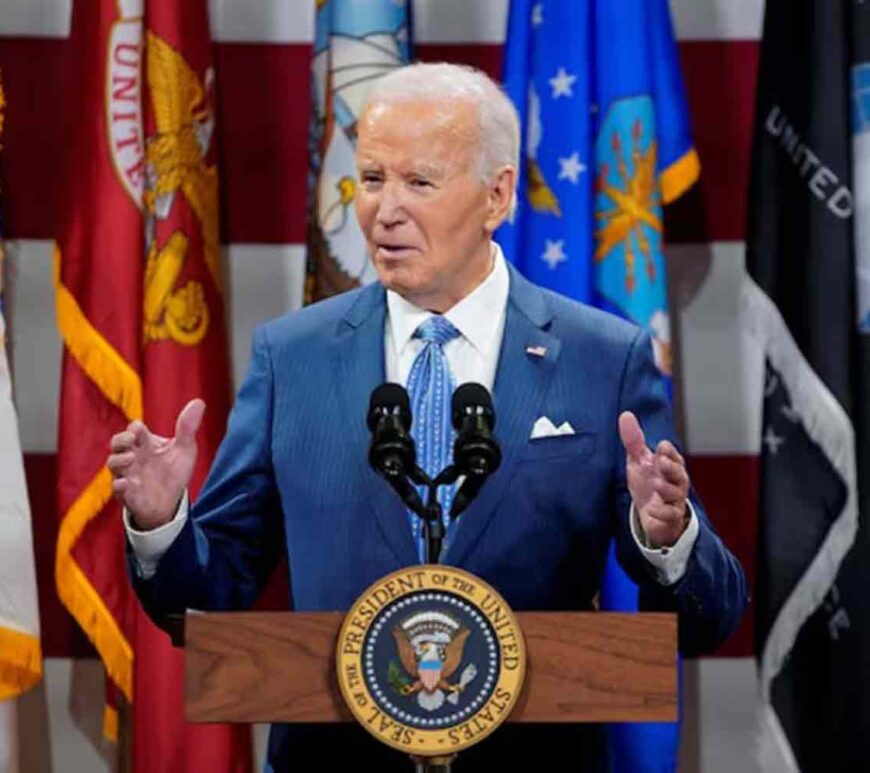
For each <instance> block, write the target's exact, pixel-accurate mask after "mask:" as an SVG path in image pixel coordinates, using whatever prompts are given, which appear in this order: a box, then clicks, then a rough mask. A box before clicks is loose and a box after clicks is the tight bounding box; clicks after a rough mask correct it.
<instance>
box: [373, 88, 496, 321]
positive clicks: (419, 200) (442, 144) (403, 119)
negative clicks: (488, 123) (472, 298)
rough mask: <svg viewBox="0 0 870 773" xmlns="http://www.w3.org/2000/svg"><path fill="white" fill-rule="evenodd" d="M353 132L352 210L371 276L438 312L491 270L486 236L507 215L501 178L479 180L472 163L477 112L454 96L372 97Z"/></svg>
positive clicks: (488, 236) (489, 234) (475, 138)
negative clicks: (355, 184) (355, 176)
mask: <svg viewBox="0 0 870 773" xmlns="http://www.w3.org/2000/svg"><path fill="white" fill-rule="evenodd" d="M358 131H359V137H358V142H357V167H358V173H359V179H360V186H359V190H358V192H357V197H356V211H357V217H358V219H359V223H360V226H361V227H362V230H363V233H364V234H365V237H366V244H367V248H368V252H369V256H370V257H371V259H372V261H373V262H374V265H375V268H376V269H377V272H378V277H379V278H380V280H381V282H382V283H383V284H384V285H385V286H386V287H388V288H390V289H392V290H395V291H396V292H398V293H399V294H400V295H402V296H404V297H405V298H407V299H408V300H410V301H411V302H412V303H415V304H416V305H418V306H421V307H423V308H428V309H430V310H432V311H438V312H443V311H446V310H447V309H449V308H450V307H451V306H453V305H454V304H455V303H456V302H457V301H459V300H461V299H462V298H463V297H465V296H466V295H468V293H470V292H471V291H472V290H473V289H474V288H475V287H476V286H477V285H478V284H479V283H480V282H481V281H483V279H484V278H485V277H486V275H487V274H488V273H489V271H490V268H491V265H492V258H491V255H490V244H489V238H490V236H491V234H492V231H493V230H495V228H496V227H497V226H498V224H499V223H500V222H501V220H502V219H503V218H504V214H505V212H504V210H505V207H504V206H503V201H502V199H503V198H504V192H503V190H502V188H503V187H504V185H505V182H504V181H503V180H502V181H501V182H500V183H495V184H493V185H487V184H485V183H484V182H483V181H482V180H481V177H480V174H479V170H478V169H477V165H476V148H477V142H478V133H479V130H478V121H477V116H476V113H475V110H474V108H473V107H472V106H471V105H469V104H467V103H464V102H459V101H457V102H453V103H446V102H444V101H443V100H442V101H437V100H421V101H402V102H398V103H394V104H384V103H375V104H373V105H372V106H371V107H369V108H368V110H366V112H365V113H364V114H363V116H362V117H361V119H360V122H359V125H358ZM508 174H509V179H508V181H507V183H508V184H511V183H512V181H513V177H512V172H509V173H508ZM499 186H501V187H499ZM508 195H509V194H508Z"/></svg>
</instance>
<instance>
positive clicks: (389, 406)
mask: <svg viewBox="0 0 870 773" xmlns="http://www.w3.org/2000/svg"><path fill="white" fill-rule="evenodd" d="M366 425H367V426H368V428H369V431H370V432H371V433H372V442H371V445H370V446H369V464H370V465H371V466H372V468H373V469H374V470H375V472H377V473H378V474H379V475H382V476H383V477H384V478H386V480H387V482H388V483H389V484H390V485H391V486H392V487H393V488H394V489H395V490H396V493H397V494H398V495H399V497H400V498H401V499H402V501H403V502H404V503H405V504H406V505H407V506H408V507H409V508H410V509H411V510H413V511H414V512H419V511H420V510H422V507H423V503H422V500H421V499H420V495H419V494H418V493H417V490H416V489H415V488H414V486H413V485H412V484H411V483H410V481H409V480H408V476H409V475H414V474H415V470H416V468H417V454H416V451H415V450H414V441H413V440H412V439H411V436H410V434H409V432H410V429H411V403H410V401H409V399H408V393H407V392H406V391H405V388H404V387H403V386H401V385H400V384H390V383H387V384H381V385H380V386H379V387H375V389H374V390H372V394H371V396H370V398H369V411H368V414H367V415H366Z"/></svg>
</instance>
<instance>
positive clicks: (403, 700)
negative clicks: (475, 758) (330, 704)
mask: <svg viewBox="0 0 870 773" xmlns="http://www.w3.org/2000/svg"><path fill="white" fill-rule="evenodd" d="M336 662H337V669H338V683H339V686H340V688H341V693H342V695H343V696H344V700H345V702H346V703H347V705H348V707H349V708H350V710H351V712H352V713H353V715H354V717H355V718H356V719H357V721H358V722H359V723H360V724H361V725H362V726H363V727H364V728H366V730H368V731H369V732H370V733H372V734H373V735H374V736H375V737H377V738H378V739H379V740H380V741H382V742H383V743H385V744H387V745H388V746H392V747H393V748H395V749H399V750H401V751H404V752H406V753H408V754H411V755H414V756H419V757H449V756H450V755H453V754H455V753H456V752H459V751H461V750H462V749H467V748H468V747H469V746H472V745H474V744H476V743H477V742H478V741H481V740H482V739H484V738H486V736H488V735H489V734H490V733H491V732H492V731H493V730H495V728H496V727H498V725H500V724H501V723H502V722H503V721H504V720H505V719H506V718H507V716H508V714H510V711H511V709H512V708H513V706H514V704H515V703H516V700H517V698H518V697H519V693H520V689H521V688H522V684H523V677H524V675H525V665H526V653H525V644H524V642H523V637H522V632H521V631H520V628H519V625H518V624H517V620H516V617H515V616H514V614H513V612H511V610H510V608H509V607H508V605H507V604H506V603H505V601H504V599H502V597H501V596H500V595H499V594H498V593H497V592H496V591H495V590H494V589H493V588H491V587H490V586H489V585H487V584H486V583H485V582H483V580H481V579H480V578H478V577H475V576H474V575H472V574H469V573H468V572H464V571H462V570H460V569H456V568H454V567H451V566H443V565H440V564H432V565H426V566H414V567H409V568H407V569H402V570H400V571H398V572H394V573H393V574H390V575H387V576H386V577H384V578H382V579H380V580H378V582H376V583H375V584H374V585H372V586H371V587H370V588H368V589H367V590H366V591H365V593H363V594H362V596H360V597H359V599H357V601H356V602H355V603H354V605H353V607H352V608H351V610H350V612H349V613H348V615H347V617H346V618H345V620H344V624H343V625H342V627H341V632H340V633H339V636H338V644H337V647H336Z"/></svg>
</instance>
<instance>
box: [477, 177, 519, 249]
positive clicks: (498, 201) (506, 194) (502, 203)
mask: <svg viewBox="0 0 870 773" xmlns="http://www.w3.org/2000/svg"><path fill="white" fill-rule="evenodd" d="M516 187H517V170H516V167H514V166H511V165H507V166H503V167H501V168H500V169H498V170H497V171H496V173H495V174H494V175H493V176H492V179H491V180H490V181H489V183H487V192H486V193H487V216H486V220H485V221H484V224H483V225H484V228H486V230H487V231H488V232H490V233H493V232H494V231H495V230H496V229H497V228H498V227H499V226H500V225H501V224H502V223H503V222H504V220H505V218H506V217H507V216H508V215H509V214H510V211H511V205H512V204H513V200H514V194H515V192H516Z"/></svg>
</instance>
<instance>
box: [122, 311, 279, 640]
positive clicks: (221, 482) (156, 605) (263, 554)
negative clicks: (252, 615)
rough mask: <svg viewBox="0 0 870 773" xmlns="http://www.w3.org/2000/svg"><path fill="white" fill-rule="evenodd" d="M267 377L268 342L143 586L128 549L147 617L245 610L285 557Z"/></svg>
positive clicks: (256, 347) (257, 342)
mask: <svg viewBox="0 0 870 773" xmlns="http://www.w3.org/2000/svg"><path fill="white" fill-rule="evenodd" d="M272 391H273V372H272V362H271V357H270V354H269V347H268V341H267V334H266V330H265V329H264V328H259V329H258V330H257V331H256V333H255V334H254V344H253V355H252V358H251V365H250V367H249V370H248V373H247V376H246V377H245V381H244V383H243V385H242V387H241V389H240V390H239V394H238V396H237V398H236V402H235V405H234V406H233V409H232V412H231V413H230V418H229V422H228V426H227V433H226V436H225V437H224V440H223V442H222V443H221V445H220V448H219V449H218V453H217V456H216V457H215V461H214V464H213V465H212V468H211V471H210V472H209V475H208V478H207V479H206V482H205V485H204V486H203V489H202V492H201V493H200V496H199V498H198V499H197V501H196V503H195V504H194V505H193V507H192V508H191V511H190V517H189V518H188V519H187V522H186V523H185V525H184V528H183V529H182V531H181V532H180V533H179V535H178V536H177V537H176V539H175V541H174V542H173V543H172V545H171V546H170V547H169V549H168V550H167V551H166V553H165V554H164V555H163V556H162V557H161V559H160V561H159V563H158V565H157V570H156V573H155V574H154V575H153V577H151V578H150V579H147V580H146V579H144V578H143V577H142V575H141V572H140V571H139V570H138V564H137V563H136V561H135V560H134V558H133V556H132V550H131V548H130V546H129V544H128V545H127V553H128V567H129V571H130V574H131V577H132V579H133V585H134V587H135V589H136V592H137V594H138V596H139V599H140V600H141V601H142V604H143V606H144V607H145V609H146V611H147V612H148V613H149V615H150V616H151V617H152V618H153V619H154V620H155V622H157V623H158V624H161V622H162V621H163V619H164V617H165V615H167V614H173V613H181V612H183V611H184V610H185V609H188V608H190V609H203V610H229V609H244V608H247V607H249V606H251V605H252V604H253V603H254V602H255V601H256V599H257V597H258V595H259V593H260V590H261V588H262V586H263V584H264V583H265V581H266V579H268V577H269V575H270V573H271V572H272V570H273V569H274V567H275V565H276V563H277V560H278V558H279V556H280V554H281V552H282V550H283V549H284V535H283V518H282V511H281V506H280V501H279V496H278V492H277V488H276V484H275V477H274V471H273V468H272V455H271V437H272V410H273V399H272Z"/></svg>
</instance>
